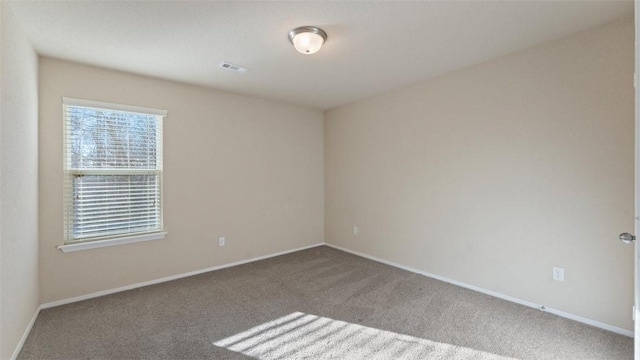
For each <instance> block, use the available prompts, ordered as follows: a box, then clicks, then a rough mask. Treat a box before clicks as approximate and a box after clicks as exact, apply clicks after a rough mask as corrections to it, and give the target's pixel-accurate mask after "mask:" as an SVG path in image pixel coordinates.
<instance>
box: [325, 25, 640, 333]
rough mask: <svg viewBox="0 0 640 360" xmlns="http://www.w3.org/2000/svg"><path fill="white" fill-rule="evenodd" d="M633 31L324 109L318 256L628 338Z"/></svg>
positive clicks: (556, 46) (546, 47)
mask: <svg viewBox="0 0 640 360" xmlns="http://www.w3.org/2000/svg"><path fill="white" fill-rule="evenodd" d="M633 26H634V24H633V20H632V19H629V20H627V21H623V22H618V23H614V24H610V25H607V26H604V27H600V28H596V29H592V30H588V31H585V32H581V33H578V34H576V35H573V36H570V37H567V38H564V39H561V40H558V41H554V42H551V43H546V44H543V45H540V46H537V47H534V48H530V49H528V50H525V51H522V52H518V53H515V54H511V55H509V56H505V57H502V58H499V59H496V60H493V61H490V62H487V63H484V64H480V65H477V66H474V67H471V68H468V69H464V70H461V71H457V72H455V73H451V74H448V75H446V76H442V77H439V78H436V79H433V80H430V81H427V82H423V83H420V84H418V85H415V86H411V87H408V88H403V89H399V90H396V91H393V92H390V93H388V94H386V95H382V96H378V97H375V98H372V99H368V100H365V101H362V102H358V103H355V104H351V105H347V106H344V107H341V108H337V109H334V110H331V111H328V112H327V113H326V114H325V176H326V182H325V196H326V197H325V206H326V209H325V219H326V227H325V232H326V241H327V243H330V244H336V245H339V246H342V247H345V248H348V249H352V250H356V251H360V252H363V253H365V254H369V255H372V256H375V257H379V258H382V259H386V260H388V261H392V262H396V263H400V264H403V265H406V266H410V267H413V268H416V269H420V270H422V271H426V272H430V273H433V274H437V275H440V276H444V277H447V278H450V279H453V280H457V281H461V282H464V283H467V284H470V285H474V286H478V287H481V288H484V289H487V290H492V291H496V292H499V293H502V294H505V295H509V296H512V297H516V298H520V299H523V300H527V301H530V302H535V303H539V304H544V305H546V306H549V307H552V308H555V309H558V310H561V311H566V312H569V313H573V314H576V315H579V316H583V317H587V318H590V319H593V320H597V321H600V322H604V323H607V324H610V325H614V326H618V327H621V328H625V329H629V330H631V329H632V321H631V306H632V302H633V258H632V257H633V248H632V247H631V246H625V245H624V244H622V243H621V242H620V241H618V240H616V238H617V234H618V233H620V232H622V231H632V229H633V216H634V211H633V204H634V201H633V182H634V175H633V174H634V173H633V169H634V160H633V153H634V115H633V114H634V89H633V81H632V79H633V71H634V54H633V49H634V31H633V29H634V27H633ZM353 225H357V226H358V227H359V234H358V235H357V236H356V235H353V234H352V226H353ZM552 266H563V267H564V268H565V272H566V274H565V277H566V281H565V282H563V283H560V282H554V281H553V280H552V277H551V269H552Z"/></svg>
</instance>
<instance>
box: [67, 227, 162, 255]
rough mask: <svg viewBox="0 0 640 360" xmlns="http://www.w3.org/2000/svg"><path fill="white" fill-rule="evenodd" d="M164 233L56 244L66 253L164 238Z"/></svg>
mask: <svg viewBox="0 0 640 360" xmlns="http://www.w3.org/2000/svg"><path fill="white" fill-rule="evenodd" d="M165 235H167V233H166V232H156V233H151V234H143V235H136V236H127V237H121V238H114V239H105V240H97V241H88V242H83V243H77V244H67V245H60V246H58V249H60V250H62V252H65V253H67V252H73V251H80V250H89V249H96V248H101V247H107V246H114V245H123V244H131V243H136V242H141V241H149V240H159V239H162V238H164V236H165Z"/></svg>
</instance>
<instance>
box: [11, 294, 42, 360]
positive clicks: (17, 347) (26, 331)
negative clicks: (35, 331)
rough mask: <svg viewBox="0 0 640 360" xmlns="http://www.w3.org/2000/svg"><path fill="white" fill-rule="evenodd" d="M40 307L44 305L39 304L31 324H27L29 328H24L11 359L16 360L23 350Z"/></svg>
mask: <svg viewBox="0 0 640 360" xmlns="http://www.w3.org/2000/svg"><path fill="white" fill-rule="evenodd" d="M40 309H42V307H41V306H38V308H37V309H36V312H35V313H34V314H33V317H32V318H31V321H29V325H27V328H26V329H25V330H24V334H22V337H21V338H20V341H18V345H17V346H16V349H15V351H14V352H13V355H11V360H15V359H16V358H17V357H18V354H20V351H21V350H22V346H23V345H24V342H25V341H27V337H28V336H29V333H30V332H31V328H32V327H33V324H35V323H36V319H37V318H38V315H39V314H40Z"/></svg>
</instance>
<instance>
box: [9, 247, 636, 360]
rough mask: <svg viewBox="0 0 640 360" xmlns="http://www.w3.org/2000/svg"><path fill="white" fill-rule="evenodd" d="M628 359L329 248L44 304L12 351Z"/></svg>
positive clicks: (514, 312) (568, 328)
mask: <svg viewBox="0 0 640 360" xmlns="http://www.w3.org/2000/svg"><path fill="white" fill-rule="evenodd" d="M508 358H516V359H581V360H585V359H632V358H633V340H632V339H631V338H628V337H625V336H622V335H617V334H614V333H611V332H607V331H604V330H601V329H597V328H594V327H591V326H588V325H584V324H581V323H577V322H574V321H571V320H567V319H564V318H560V317H557V316H554V315H551V314H548V313H545V312H541V311H539V310H536V309H531V308H528V307H525V306H521V305H517V304H514V303H510V302H508V301H504V300H501V299H497V298H494V297H491V296H488V295H484V294H480V293H477V292H474V291H471V290H467V289H464V288H460V287H457V286H454V285H451V284H447V283H443V282H441V281H438V280H434V279H430V278H427V277H424V276H421V275H417V274H414V273H410V272H407V271H403V270H400V269H397V268H394V267H390V266H387V265H384V264H380V263H377V262H374V261H371V260H367V259H363V258H360V257H357V256H354V255H351V254H348V253H345V252H342V251H338V250H335V249H332V248H329V247H326V246H321V247H317V248H313V249H309V250H304V251H299V252H296V253H292V254H288V255H283V256H278V257H275V258H271V259H267V260H262V261H257V262H254V263H250V264H245V265H240V266H236V267H233V268H227V269H223V270H218V271H213V272H209V273H205V274H201V275H197V276H192V277H189V278H184V279H180V280H175V281H170V282H166V283H162V284H158V285H152V286H147V287H143V288H139V289H134V290H129V291H125V292H121V293H117V294H112V295H108V296H104V297H100V298H96V299H91V300H86V301H81V302H77V303H73V304H68V305H63V306H59V307H55V308H50V309H46V310H43V311H41V312H40V315H39V316H38V319H37V320H36V323H35V325H34V327H33V329H32V331H31V333H30V334H29V336H28V338H27V340H26V342H25V344H24V346H23V348H22V352H21V353H20V354H19V356H18V359H263V360H267V359H367V360H369V359H479V360H485V359H508Z"/></svg>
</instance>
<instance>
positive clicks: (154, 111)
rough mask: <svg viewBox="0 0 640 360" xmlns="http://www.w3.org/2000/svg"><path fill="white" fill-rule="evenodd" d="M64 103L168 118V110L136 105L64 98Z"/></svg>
mask: <svg viewBox="0 0 640 360" xmlns="http://www.w3.org/2000/svg"><path fill="white" fill-rule="evenodd" d="M62 103H63V104H64V105H68V106H82V107H90V108H100V109H107V110H117V111H125V112H131V113H138V114H149V115H156V116H162V117H165V116H167V110H161V109H153V108H147V107H142V106H135V105H124V104H114V103H108V102H104V101H95V100H86V99H76V98H71V97H62Z"/></svg>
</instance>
